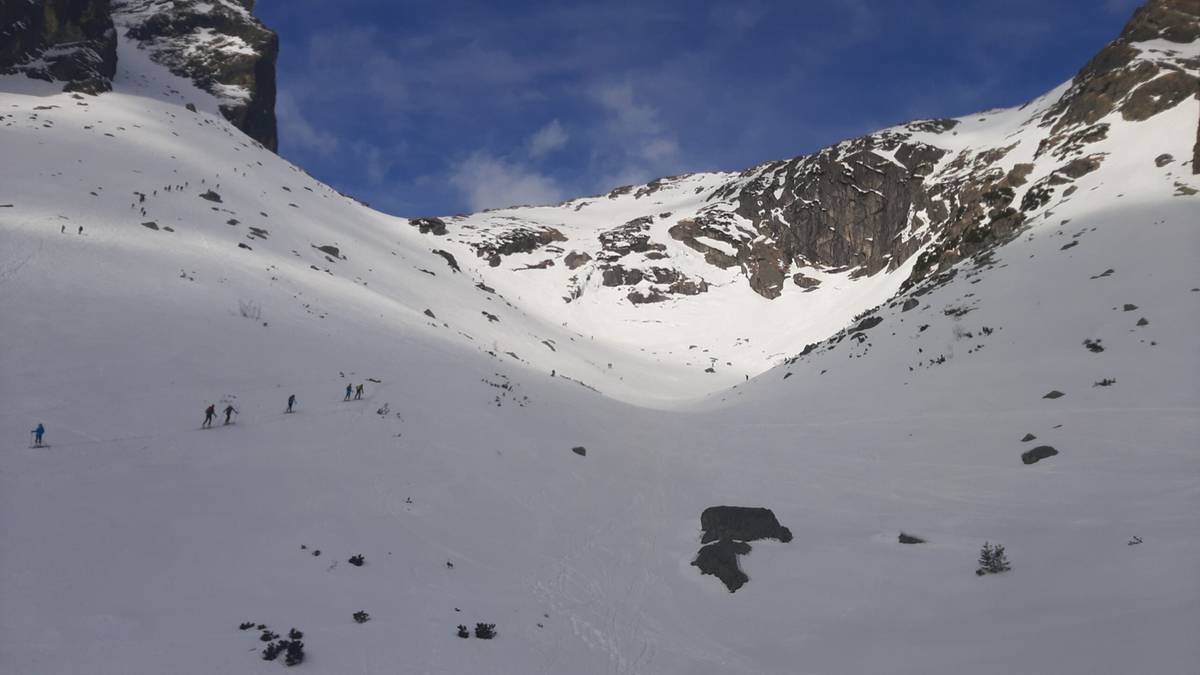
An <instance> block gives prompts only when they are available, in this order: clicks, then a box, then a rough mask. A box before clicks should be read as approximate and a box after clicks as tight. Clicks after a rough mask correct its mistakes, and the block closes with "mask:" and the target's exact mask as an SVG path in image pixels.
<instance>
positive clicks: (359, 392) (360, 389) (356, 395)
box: [354, 384, 363, 401]
mask: <svg viewBox="0 0 1200 675" xmlns="http://www.w3.org/2000/svg"><path fill="white" fill-rule="evenodd" d="M362 393H363V386H362V385H361V384H360V385H358V388H357V389H355V390H354V400H355V401H358V400H360V399H362Z"/></svg>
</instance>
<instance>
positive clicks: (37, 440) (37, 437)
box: [29, 422, 46, 448]
mask: <svg viewBox="0 0 1200 675" xmlns="http://www.w3.org/2000/svg"><path fill="white" fill-rule="evenodd" d="M29 433H31V434H33V447H35V448H40V447H42V435H44V434H45V433H46V427H44V426H42V423H41V422H38V425H37V428H36V429H34V430H33V431H31V432H29Z"/></svg>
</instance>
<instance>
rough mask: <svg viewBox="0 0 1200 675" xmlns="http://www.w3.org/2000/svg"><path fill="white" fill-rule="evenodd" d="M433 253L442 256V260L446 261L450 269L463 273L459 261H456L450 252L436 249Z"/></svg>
mask: <svg viewBox="0 0 1200 675" xmlns="http://www.w3.org/2000/svg"><path fill="white" fill-rule="evenodd" d="M433 252H434V253H436V254H438V255H440V256H442V258H443V259H445V261H446V264H447V265H449V266H450V269H452V270H454V271H455V272H461V271H462V270H461V269H460V268H459V267H458V261H457V260H455V259H454V256H453V255H451V254H450V253H449V252H448V251H443V250H441V249H434V250H433Z"/></svg>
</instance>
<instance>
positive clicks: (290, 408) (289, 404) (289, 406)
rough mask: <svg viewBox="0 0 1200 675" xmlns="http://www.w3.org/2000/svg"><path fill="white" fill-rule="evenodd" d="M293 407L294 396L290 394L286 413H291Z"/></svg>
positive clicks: (294, 402)
mask: <svg viewBox="0 0 1200 675" xmlns="http://www.w3.org/2000/svg"><path fill="white" fill-rule="evenodd" d="M294 405H296V395H295V394H292V395H291V396H288V409H287V411H288V412H292V406H294Z"/></svg>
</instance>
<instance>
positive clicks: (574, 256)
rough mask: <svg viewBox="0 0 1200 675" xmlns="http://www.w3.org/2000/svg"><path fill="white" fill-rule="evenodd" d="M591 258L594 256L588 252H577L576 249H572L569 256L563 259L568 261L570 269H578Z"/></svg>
mask: <svg viewBox="0 0 1200 675" xmlns="http://www.w3.org/2000/svg"><path fill="white" fill-rule="evenodd" d="M591 259H592V256H590V255H588V254H587V253H577V252H575V251H571V252H570V253H568V254H567V257H566V258H564V259H563V262H565V263H566V265H567V268H568V269H578V268H579V267H580V266H581V265H583V264H584V263H586V262H587V261H589V260H591Z"/></svg>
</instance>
